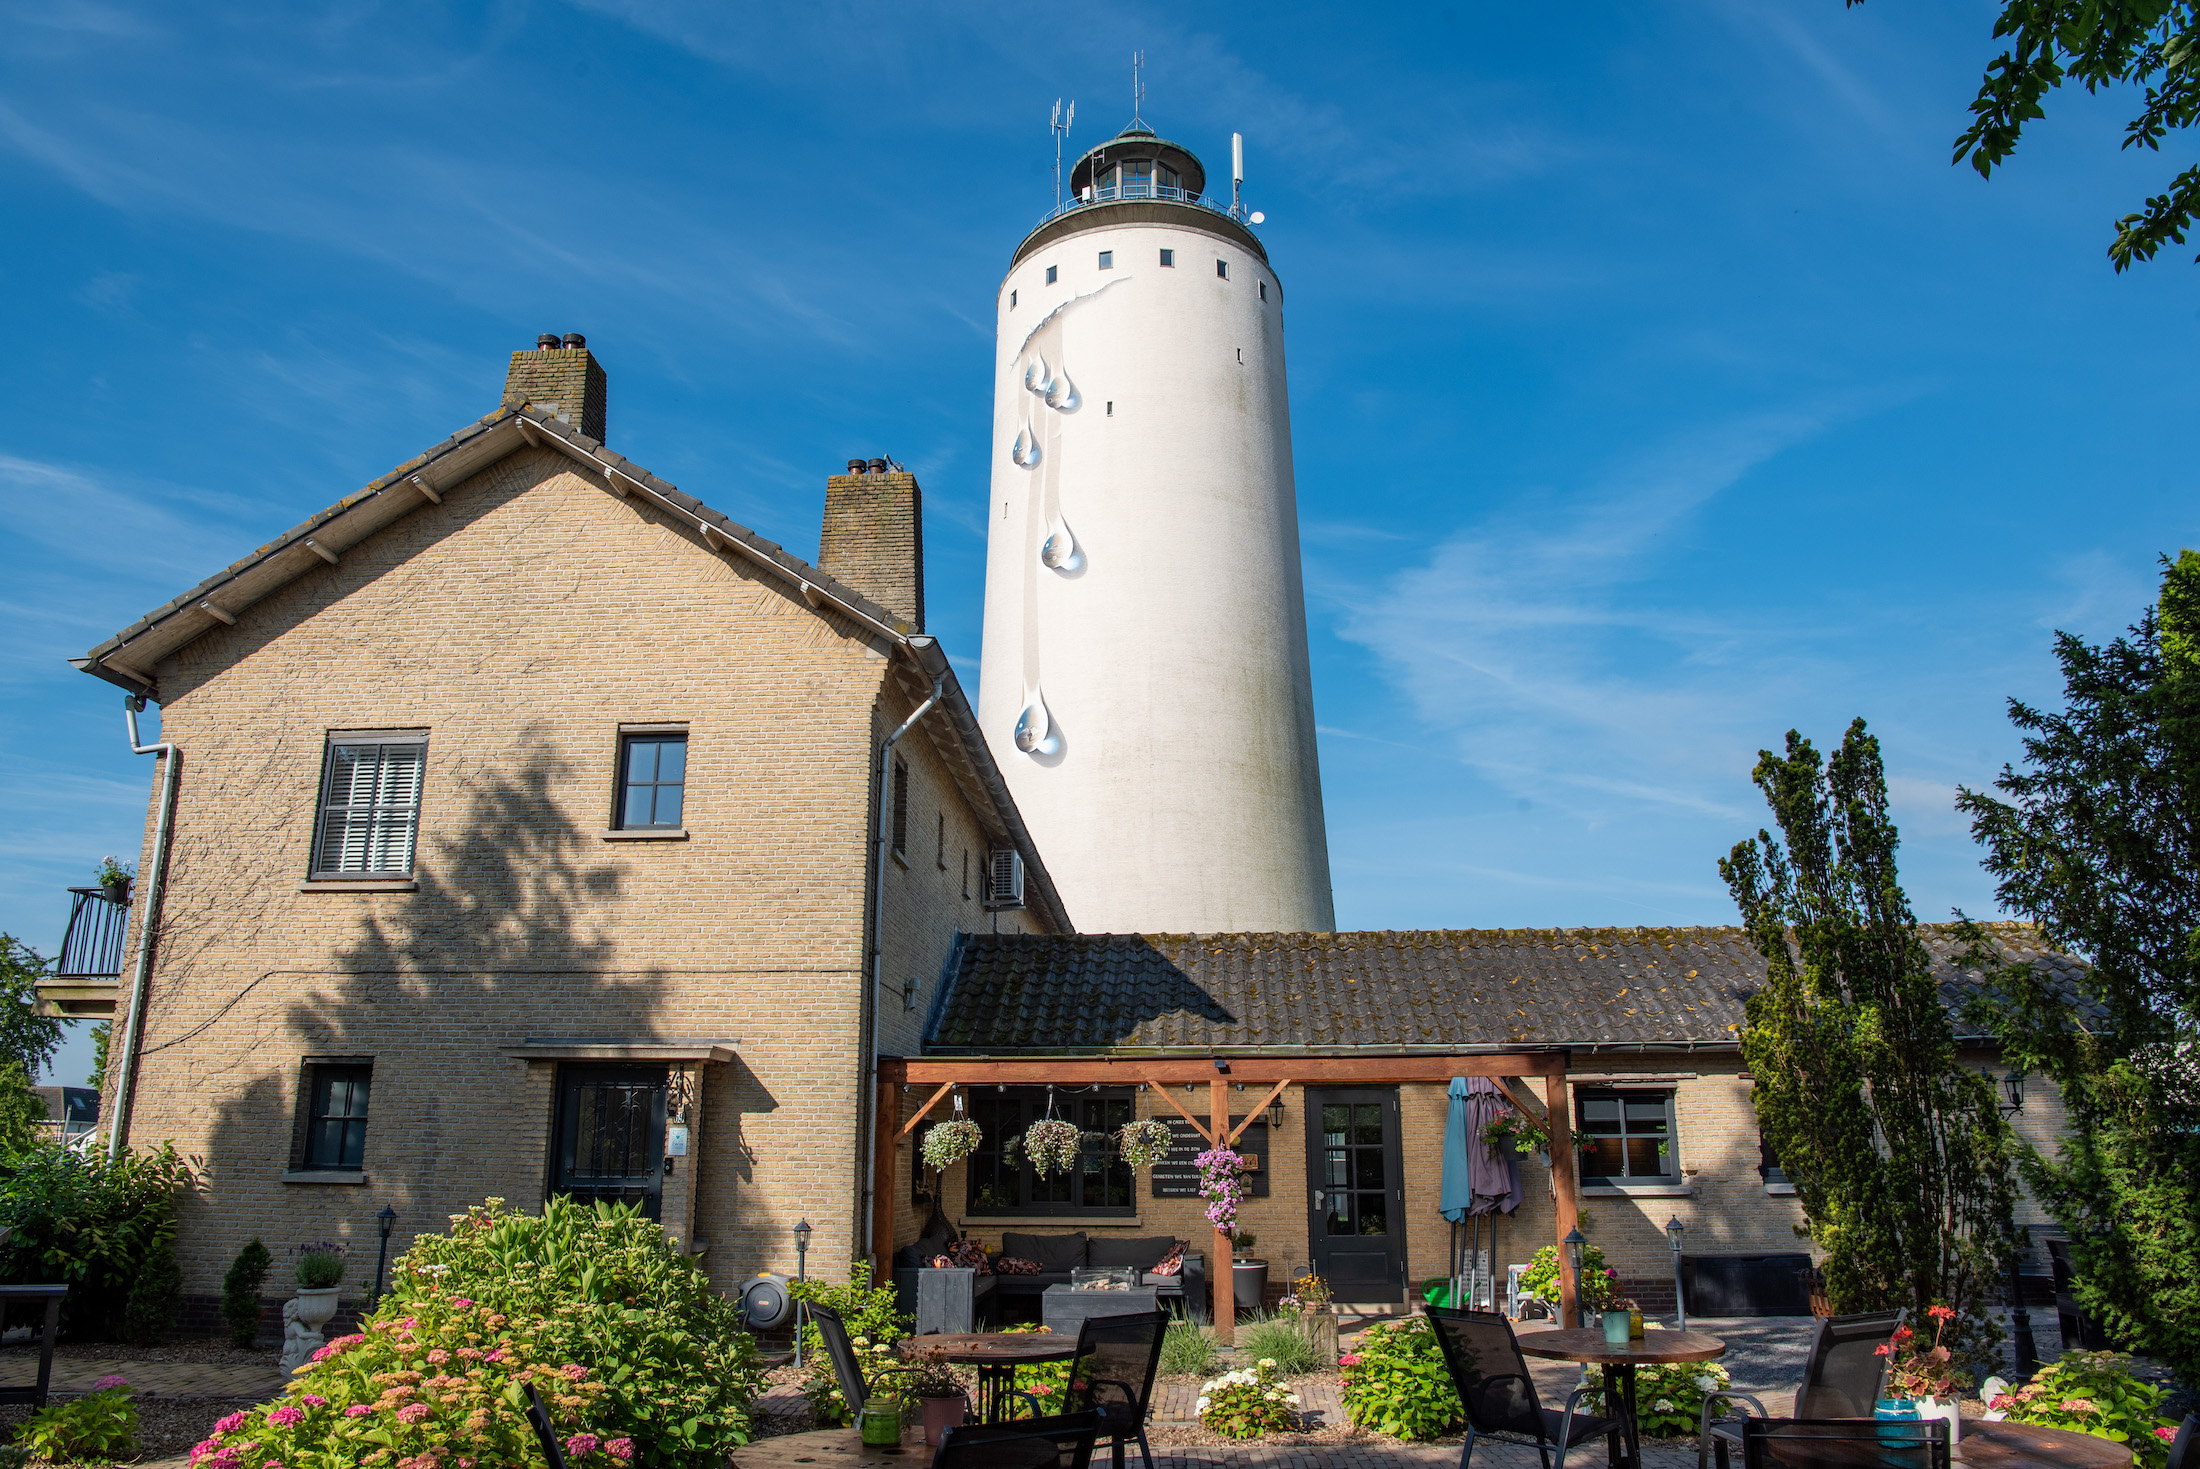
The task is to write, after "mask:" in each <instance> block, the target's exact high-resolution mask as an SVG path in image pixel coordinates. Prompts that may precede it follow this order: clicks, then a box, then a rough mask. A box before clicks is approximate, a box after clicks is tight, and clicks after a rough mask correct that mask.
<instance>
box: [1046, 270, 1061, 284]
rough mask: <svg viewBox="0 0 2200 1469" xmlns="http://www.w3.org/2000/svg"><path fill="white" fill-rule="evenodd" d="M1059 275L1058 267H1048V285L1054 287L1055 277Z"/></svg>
mask: <svg viewBox="0 0 2200 1469" xmlns="http://www.w3.org/2000/svg"><path fill="white" fill-rule="evenodd" d="M1057 273H1058V267H1056V266H1052V265H1050V266H1048V267H1047V284H1048V285H1050V286H1051V285H1053V284H1054V277H1055V275H1056V274H1057Z"/></svg>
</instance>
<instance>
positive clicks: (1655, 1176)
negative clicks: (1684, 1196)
mask: <svg viewBox="0 0 2200 1469" xmlns="http://www.w3.org/2000/svg"><path fill="white" fill-rule="evenodd" d="M1574 1098H1575V1100H1576V1101H1577V1102H1579V1103H1580V1105H1581V1132H1582V1135H1583V1137H1585V1138H1586V1139H1587V1140H1588V1141H1589V1143H1590V1147H1589V1148H1588V1149H1587V1150H1586V1151H1584V1152H1583V1153H1582V1155H1581V1181H1582V1182H1583V1183H1585V1184H1619V1183H1679V1182H1680V1181H1681V1165H1680V1153H1679V1150H1678V1148H1677V1147H1676V1146H1675V1143H1676V1139H1675V1135H1674V1128H1673V1094H1672V1093H1671V1092H1669V1091H1590V1090H1588V1089H1586V1088H1583V1089H1580V1090H1577V1091H1576V1092H1575V1093H1574Z"/></svg>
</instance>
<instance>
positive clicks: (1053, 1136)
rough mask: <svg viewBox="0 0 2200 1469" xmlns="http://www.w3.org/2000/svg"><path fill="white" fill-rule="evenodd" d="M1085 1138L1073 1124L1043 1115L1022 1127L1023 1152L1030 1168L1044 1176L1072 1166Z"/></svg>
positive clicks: (1066, 1169) (1074, 1164)
mask: <svg viewBox="0 0 2200 1469" xmlns="http://www.w3.org/2000/svg"><path fill="white" fill-rule="evenodd" d="M1084 1141H1085V1137H1084V1134H1083V1133H1081V1132H1079V1131H1078V1130H1077V1124H1076V1123H1074V1122H1064V1121H1063V1120H1062V1119H1061V1118H1059V1117H1042V1118H1040V1119H1039V1120H1038V1121H1037V1122H1034V1123H1032V1124H1031V1126H1029V1127H1027V1128H1025V1129H1024V1154H1025V1156H1027V1157H1029V1158H1030V1159H1031V1171H1032V1172H1033V1173H1036V1174H1038V1175H1039V1176H1040V1177H1041V1178H1045V1177H1047V1176H1048V1175H1049V1174H1053V1173H1067V1172H1069V1171H1070V1170H1071V1169H1073V1168H1075V1167H1076V1166H1077V1155H1078V1153H1079V1152H1080V1151H1081V1150H1082V1149H1083V1147H1084Z"/></svg>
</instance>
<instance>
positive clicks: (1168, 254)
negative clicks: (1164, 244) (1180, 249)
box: [1161, 250, 1176, 270]
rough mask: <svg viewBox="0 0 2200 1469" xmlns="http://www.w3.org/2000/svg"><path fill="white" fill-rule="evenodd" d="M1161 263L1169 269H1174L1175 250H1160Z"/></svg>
mask: <svg viewBox="0 0 2200 1469" xmlns="http://www.w3.org/2000/svg"><path fill="white" fill-rule="evenodd" d="M1161 263H1162V264H1163V265H1165V266H1167V267H1169V268H1170V269H1171V270H1174V269H1175V268H1176V252H1175V251H1174V250H1164V251H1162V252H1161Z"/></svg>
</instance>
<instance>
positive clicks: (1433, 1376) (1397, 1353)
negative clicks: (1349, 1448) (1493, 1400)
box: [1337, 1316, 1466, 1442]
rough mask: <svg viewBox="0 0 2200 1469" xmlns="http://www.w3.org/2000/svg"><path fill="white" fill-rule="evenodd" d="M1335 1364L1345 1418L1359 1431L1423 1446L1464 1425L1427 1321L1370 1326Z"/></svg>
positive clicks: (1449, 1375)
mask: <svg viewBox="0 0 2200 1469" xmlns="http://www.w3.org/2000/svg"><path fill="white" fill-rule="evenodd" d="M1337 1364H1338V1366H1340V1367H1342V1368H1343V1369H1344V1414H1345V1419H1346V1421H1348V1422H1350V1423H1351V1424H1352V1425H1353V1426H1354V1427H1356V1428H1365V1429H1369V1430H1372V1431H1373V1432H1376V1433H1387V1434H1389V1435H1390V1436H1391V1437H1393V1438H1402V1439H1408V1440H1412V1441H1414V1442H1421V1441H1425V1440H1428V1439H1432V1438H1439V1437H1441V1436H1442V1435H1444V1434H1445V1433H1448V1432H1450V1431H1451V1429H1452V1428H1454V1427H1455V1426H1457V1425H1458V1424H1459V1423H1461V1422H1463V1421H1465V1418H1466V1409H1465V1408H1464V1407H1462V1406H1461V1405H1460V1402H1459V1394H1458V1393H1456V1392H1454V1391H1453V1390H1452V1386H1451V1373H1450V1372H1448V1371H1446V1370H1445V1367H1444V1353H1443V1348H1442V1347H1440V1346H1438V1345H1437V1341H1436V1332H1435V1330H1434V1329H1433V1328H1432V1327H1431V1326H1430V1325H1429V1324H1428V1320H1427V1318H1426V1317H1419V1316H1417V1317H1414V1318H1412V1319H1410V1320H1407V1321H1399V1322H1378V1323H1377V1324H1375V1325H1373V1326H1370V1327H1369V1328H1368V1329H1367V1330H1365V1331H1363V1332H1361V1333H1360V1339H1359V1340H1358V1341H1357V1342H1356V1343H1354V1344H1353V1348H1352V1350H1351V1351H1348V1352H1346V1353H1344V1354H1343V1355H1342V1356H1340V1357H1339V1358H1337Z"/></svg>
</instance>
